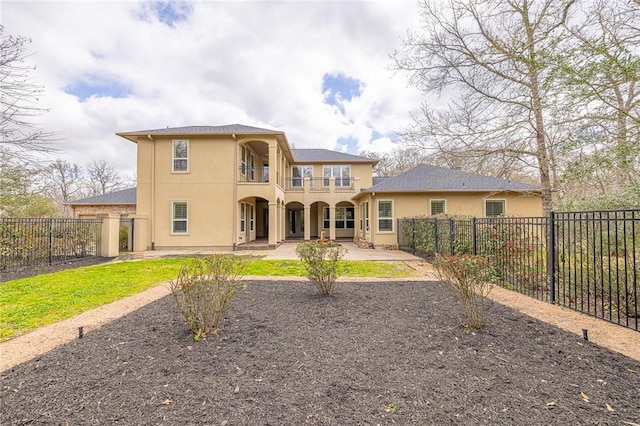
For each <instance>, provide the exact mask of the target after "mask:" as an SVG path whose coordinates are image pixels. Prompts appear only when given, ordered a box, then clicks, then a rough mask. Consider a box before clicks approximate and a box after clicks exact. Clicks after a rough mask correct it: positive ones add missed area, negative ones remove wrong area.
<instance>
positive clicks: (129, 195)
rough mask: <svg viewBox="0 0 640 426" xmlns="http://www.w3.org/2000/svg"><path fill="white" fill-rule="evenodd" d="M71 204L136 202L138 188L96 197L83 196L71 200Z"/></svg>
mask: <svg viewBox="0 0 640 426" xmlns="http://www.w3.org/2000/svg"><path fill="white" fill-rule="evenodd" d="M67 204H69V205H72V206H73V205H76V204H89V205H103V204H136V188H127V189H123V190H121V191H114V192H111V193H109V194H104V195H96V196H95V197H89V198H83V199H81V200H75V201H70V202H69V203H67Z"/></svg>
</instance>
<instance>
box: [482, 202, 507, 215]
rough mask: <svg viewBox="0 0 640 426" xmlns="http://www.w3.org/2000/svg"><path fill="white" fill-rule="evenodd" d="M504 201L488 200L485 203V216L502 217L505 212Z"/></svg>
mask: <svg viewBox="0 0 640 426" xmlns="http://www.w3.org/2000/svg"><path fill="white" fill-rule="evenodd" d="M505 210H506V209H505V201H504V200H486V201H485V216H487V217H492V216H502V215H503V214H504V212H505Z"/></svg>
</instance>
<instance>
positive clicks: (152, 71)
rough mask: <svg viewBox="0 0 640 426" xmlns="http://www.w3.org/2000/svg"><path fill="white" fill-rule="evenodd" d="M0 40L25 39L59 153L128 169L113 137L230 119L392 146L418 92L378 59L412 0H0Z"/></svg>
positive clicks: (330, 141) (341, 143) (130, 150)
mask: <svg viewBox="0 0 640 426" xmlns="http://www.w3.org/2000/svg"><path fill="white" fill-rule="evenodd" d="M0 7H1V10H0V12H1V13H2V23H3V25H5V34H12V35H22V36H25V37H29V38H30V39H31V40H32V43H31V45H30V46H29V51H30V53H32V55H31V56H30V57H29V58H28V61H29V63H30V64H31V65H33V66H35V67H36V70H35V71H34V73H33V75H32V77H33V78H34V80H35V81H36V82H37V83H38V84H40V85H41V86H43V88H44V90H45V94H44V96H42V97H41V100H40V106H42V107H43V108H47V109H49V110H50V112H49V113H47V114H46V115H44V116H42V117H40V118H39V121H40V123H41V124H43V125H44V126H45V127H46V128H47V130H49V131H54V132H56V133H57V134H58V135H59V140H60V141H59V149H60V152H59V153H58V154H56V155H55V156H54V157H60V158H63V159H67V160H69V161H72V162H76V163H78V164H80V165H83V164H87V163H89V162H91V161H93V160H106V161H108V162H109V163H110V164H112V165H113V166H114V167H115V168H116V169H117V170H119V171H121V172H124V173H133V172H134V171H135V146H134V144H132V143H130V142H127V141H125V140H124V139H121V138H118V137H117V136H115V133H116V132H123V131H130V130H139V129H146V128H159V127H167V126H170V127H172V126H184V125H202V124H206V125H221V124H228V123H242V124H247V125H251V126H258V127H265V128H272V129H277V130H282V131H284V132H285V133H286V134H287V137H288V139H289V141H290V143H292V144H293V145H295V146H296V147H297V148H327V149H336V150H342V151H346V152H350V153H353V154H357V153H358V152H360V151H363V150H367V151H377V152H385V151H390V150H391V149H393V148H394V145H393V143H392V139H393V135H394V131H395V130H398V129H400V128H401V127H402V126H403V125H406V124H407V123H408V122H409V121H410V113H411V112H412V111H413V112H415V111H417V110H418V109H419V106H420V103H421V102H422V101H423V98H422V95H421V94H420V93H418V91H417V90H416V89H414V88H412V87H410V86H409V85H408V82H407V79H406V76H404V75H401V74H396V73H394V72H393V71H391V70H390V69H389V68H390V66H391V63H390V59H389V55H390V54H391V53H392V52H393V51H394V50H395V49H397V48H399V47H400V37H401V36H402V35H403V34H405V33H406V31H407V29H409V28H416V27H417V25H418V21H417V19H418V13H417V10H418V9H417V4H416V3H415V2H414V1H397V0H396V1H394V0H389V1H383V0H381V1H351V2H336V1H328V2H318V1H305V2H298V1H286V2H278V1H207V0H202V1H191V2H174V1H164V2H157V1H102V2H87V1H65V2H46V1H45V2H30V1H24V0H22V1H11V0H9V1H3V2H2V5H1V6H0Z"/></svg>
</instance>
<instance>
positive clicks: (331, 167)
mask: <svg viewBox="0 0 640 426" xmlns="http://www.w3.org/2000/svg"><path fill="white" fill-rule="evenodd" d="M327 167H328V168H329V169H330V170H331V174H330V175H329V176H325V175H324V171H325V169H326V168H327ZM334 167H340V168H343V167H345V168H348V169H349V177H348V179H349V185H342V182H341V183H340V185H335V186H337V187H341V188H344V187H349V186H350V185H351V179H352V176H351V164H333V165H328V164H327V165H324V166H322V186H323V187H325V188H327V187H328V186H329V185H330V183H329V182H327V184H326V185H325V179H329V178H335V180H338V179H343V177H342V171H341V172H340V176H334V175H333V168H334Z"/></svg>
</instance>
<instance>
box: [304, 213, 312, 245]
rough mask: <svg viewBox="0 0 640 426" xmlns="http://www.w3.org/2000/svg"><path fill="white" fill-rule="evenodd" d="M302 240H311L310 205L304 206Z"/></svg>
mask: <svg viewBox="0 0 640 426" xmlns="http://www.w3.org/2000/svg"><path fill="white" fill-rule="evenodd" d="M304 240H305V241H310V240H311V206H306V205H305V206H304Z"/></svg>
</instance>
